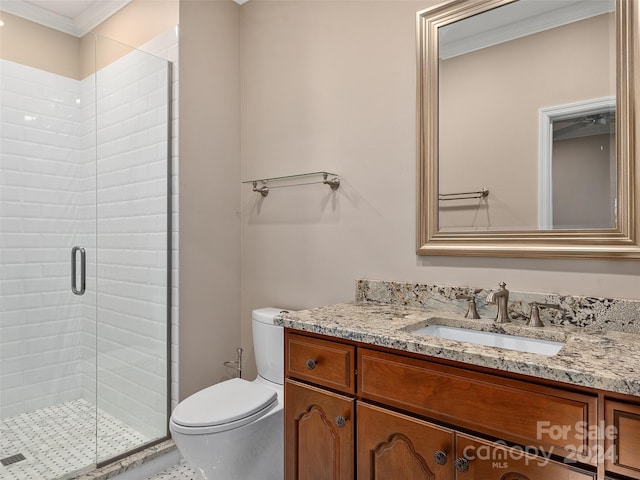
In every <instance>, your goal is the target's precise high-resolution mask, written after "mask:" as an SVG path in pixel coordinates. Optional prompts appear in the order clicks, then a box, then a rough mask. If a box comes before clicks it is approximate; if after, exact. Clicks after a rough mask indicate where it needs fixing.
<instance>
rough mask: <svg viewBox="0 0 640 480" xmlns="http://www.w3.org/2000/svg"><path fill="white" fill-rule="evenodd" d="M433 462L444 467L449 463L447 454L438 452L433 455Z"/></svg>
mask: <svg viewBox="0 0 640 480" xmlns="http://www.w3.org/2000/svg"><path fill="white" fill-rule="evenodd" d="M433 461H434V462H436V463H437V464H438V465H444V464H445V463H447V452H443V451H442V450H438V451H437V452H435V453H434V454H433Z"/></svg>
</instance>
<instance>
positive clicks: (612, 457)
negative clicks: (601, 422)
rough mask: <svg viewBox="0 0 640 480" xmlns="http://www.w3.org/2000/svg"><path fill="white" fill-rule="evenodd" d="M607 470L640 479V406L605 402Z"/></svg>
mask: <svg viewBox="0 0 640 480" xmlns="http://www.w3.org/2000/svg"><path fill="white" fill-rule="evenodd" d="M604 405H605V407H604V408H605V426H606V428H607V430H606V431H605V432H604V438H605V468H606V469H607V470H609V471H610V472H615V473H622V474H624V475H630V476H632V477H633V478H638V477H639V474H640V406H638V405H631V404H627V403H621V402H616V401H613V400H605V404H604Z"/></svg>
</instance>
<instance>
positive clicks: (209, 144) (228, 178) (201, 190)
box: [179, 0, 240, 399]
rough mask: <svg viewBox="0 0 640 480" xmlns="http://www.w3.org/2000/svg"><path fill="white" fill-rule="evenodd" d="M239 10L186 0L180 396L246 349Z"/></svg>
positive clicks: (218, 374) (219, 373)
mask: <svg viewBox="0 0 640 480" xmlns="http://www.w3.org/2000/svg"><path fill="white" fill-rule="evenodd" d="M239 9H240V7H239V6H238V5H236V4H235V3H233V2H231V1H230V0H229V1H224V2H222V1H199V0H182V1H181V2H180V107H179V109H180V114H179V116H180V180H179V192H180V240H179V242H180V273H179V274H180V299H179V304H180V327H179V330H180V331H179V342H180V348H179V350H180V360H179V376H180V398H181V399H182V398H184V397H186V396H187V395H189V394H191V393H193V392H195V391H197V390H199V389H201V388H203V387H205V386H208V385H211V384H213V383H217V382H219V381H220V380H222V379H223V378H224V377H225V376H226V375H228V374H229V373H230V372H229V371H228V370H225V369H224V367H223V366H222V364H223V362H224V361H225V360H234V359H235V356H236V354H235V349H236V348H237V347H239V346H240V323H239V321H240V220H239V212H238V209H239V205H240V123H239V122H240V120H239V107H240V77H239V59H240V55H239V50H238V49H239V38H238V34H239V27H240V25H239V19H240V17H239V13H240V12H239Z"/></svg>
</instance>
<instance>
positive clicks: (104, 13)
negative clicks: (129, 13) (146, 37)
mask: <svg viewBox="0 0 640 480" xmlns="http://www.w3.org/2000/svg"><path fill="white" fill-rule="evenodd" d="M130 2H131V0H110V1H108V2H94V3H93V4H92V5H91V6H90V7H89V8H88V9H87V10H85V11H84V12H82V13H81V14H80V15H78V16H77V17H75V18H69V17H65V16H64V15H60V14H58V13H54V12H51V11H49V10H46V9H44V8H41V7H38V6H37V5H34V4H32V3H29V2H25V1H15V0H3V1H2V3H1V4H0V10H3V11H5V12H7V13H10V14H12V15H16V16H18V17H22V18H25V19H27V20H30V21H32V22H35V23H39V24H40V25H44V26H45V27H49V28H53V29H55V30H59V31H61V32H64V33H67V34H69V35H73V36H74V37H83V36H84V35H86V34H87V33H89V32H90V31H91V30H93V29H94V28H95V27H97V26H98V25H100V24H101V23H102V22H104V21H105V20H106V19H107V18H109V17H110V16H111V15H113V14H114V13H116V12H117V11H118V10H120V9H121V8H123V7H124V6H126V5H127V4H129V3H130Z"/></svg>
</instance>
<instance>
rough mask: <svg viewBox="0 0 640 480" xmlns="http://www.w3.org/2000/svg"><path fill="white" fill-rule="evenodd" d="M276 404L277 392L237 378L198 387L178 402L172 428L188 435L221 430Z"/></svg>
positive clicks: (239, 424) (252, 419) (172, 416)
mask: <svg viewBox="0 0 640 480" xmlns="http://www.w3.org/2000/svg"><path fill="white" fill-rule="evenodd" d="M277 404H278V395H277V393H276V392H275V391H274V390H272V389H270V388H268V387H266V386H264V385H262V384H258V383H255V382H248V381H247V380H243V379H241V378H234V379H232V380H227V381H224V382H221V383H218V384H216V385H212V386H211V387H208V388H205V389H204V390H200V391H199V392H196V393H194V394H193V395H191V396H190V397H188V398H186V399H184V400H183V401H182V402H180V403H179V404H178V406H177V407H176V408H175V410H174V411H173V414H172V415H171V426H172V430H173V431H176V432H179V433H183V434H187V435H189V434H191V435H204V434H208V433H216V432H223V431H225V430H230V429H233V428H238V427H241V426H243V425H246V424H248V423H251V422H253V421H255V420H257V419H259V418H260V417H262V416H264V415H265V414H267V413H268V412H269V411H271V410H272V409H273V408H274V407H275V406H276V405H277Z"/></svg>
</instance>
